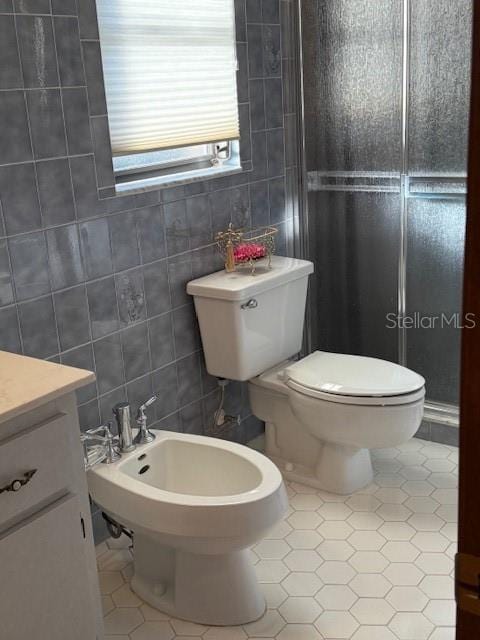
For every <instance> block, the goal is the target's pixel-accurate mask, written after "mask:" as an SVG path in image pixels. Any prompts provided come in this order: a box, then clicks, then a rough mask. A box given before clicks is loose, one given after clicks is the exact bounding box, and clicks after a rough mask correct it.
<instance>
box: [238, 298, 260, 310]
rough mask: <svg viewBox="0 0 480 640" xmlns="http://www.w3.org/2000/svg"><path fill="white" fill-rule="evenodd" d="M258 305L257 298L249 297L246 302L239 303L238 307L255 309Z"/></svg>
mask: <svg viewBox="0 0 480 640" xmlns="http://www.w3.org/2000/svg"><path fill="white" fill-rule="evenodd" d="M257 307H258V300H255V298H250V300H248V301H247V302H244V303H243V304H241V305H240V309H256V308H257Z"/></svg>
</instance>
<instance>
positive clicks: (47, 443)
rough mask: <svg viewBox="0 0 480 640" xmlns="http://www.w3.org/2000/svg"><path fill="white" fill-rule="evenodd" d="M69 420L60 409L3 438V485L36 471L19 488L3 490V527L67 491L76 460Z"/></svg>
mask: <svg viewBox="0 0 480 640" xmlns="http://www.w3.org/2000/svg"><path fill="white" fill-rule="evenodd" d="M69 420H70V418H69V416H68V415H66V414H64V413H60V414H57V415H55V416H53V417H52V418H50V419H49V420H46V421H45V422H42V423H40V424H37V425H34V426H33V427H30V428H28V429H26V430H24V431H21V432H20V433H18V434H17V435H14V436H12V437H10V438H7V439H6V440H3V441H0V488H3V487H5V486H7V485H9V484H10V483H11V482H12V481H13V480H16V479H22V478H23V477H24V474H25V473H27V472H29V471H35V474H34V475H33V476H32V477H31V479H30V480H29V481H28V482H27V483H26V484H25V485H23V486H21V487H20V488H19V489H18V491H4V492H3V493H0V530H1V529H3V528H5V526H10V525H11V524H12V522H15V521H16V522H18V521H19V520H20V519H21V518H22V517H26V516H27V515H30V514H31V513H33V512H34V511H35V510H37V509H38V508H41V507H43V506H45V505H46V504H48V502H50V501H52V500H54V499H56V498H58V497H59V496H61V495H63V494H65V493H66V492H67V490H68V488H69V484H70V482H71V477H72V462H73V461H72V456H71V452H70V446H69V439H70V437H71V435H70V433H69V430H70V429H71V425H69Z"/></svg>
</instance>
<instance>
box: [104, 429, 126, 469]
mask: <svg viewBox="0 0 480 640" xmlns="http://www.w3.org/2000/svg"><path fill="white" fill-rule="evenodd" d="M104 429H105V447H106V450H107V457H106V458H105V460H104V461H103V462H104V463H105V464H112V462H116V461H117V460H120V458H121V457H122V454H121V453H120V451H119V450H118V442H119V438H118V436H114V435H113V433H112V423H111V422H107V424H106V425H105V426H104Z"/></svg>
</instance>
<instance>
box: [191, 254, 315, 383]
mask: <svg viewBox="0 0 480 640" xmlns="http://www.w3.org/2000/svg"><path fill="white" fill-rule="evenodd" d="M311 273H313V264H312V263H311V262H307V261H306V260H296V259H294V258H282V257H280V256H273V257H272V263H271V268H270V269H268V268H266V267H258V268H257V270H256V272H255V274H254V275H251V273H250V271H249V270H246V269H242V270H239V271H235V272H233V273H227V272H226V271H219V272H217V273H212V274H211V275H208V276H204V277H203V278H199V279H198V280H192V281H191V282H189V283H188V285H187V293H189V294H190V295H191V296H193V299H194V302H195V310H196V312H197V317H198V322H199V325H200V334H201V336H202V344H203V350H204V353H205V361H206V365H207V370H208V372H209V373H210V374H211V375H213V376H217V377H219V378H228V379H229V380H249V379H250V378H253V377H254V376H256V375H258V374H260V373H262V372H263V371H265V370H266V369H268V368H270V367H272V366H273V365H275V364H278V363H279V362H282V360H285V359H287V358H289V357H291V356H293V355H294V354H296V353H298V351H300V348H301V344H302V333H303V324H304V318H305V303H306V298H307V284H308V276H309V275H310V274H311Z"/></svg>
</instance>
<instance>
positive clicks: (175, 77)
mask: <svg viewBox="0 0 480 640" xmlns="http://www.w3.org/2000/svg"><path fill="white" fill-rule="evenodd" d="M97 9H98V22H99V29H100V43H101V49H102V61H103V70H104V78H105V91H106V98H107V108H108V120H109V127H110V139H111V144H112V153H113V166H114V171H115V174H116V179H117V182H125V181H127V182H128V181H132V180H139V179H142V180H145V179H152V178H153V179H155V177H157V178H158V177H162V176H163V178H165V179H166V180H168V178H169V177H170V179H171V178H172V177H175V178H176V179H181V178H182V177H185V178H187V177H194V176H195V175H201V176H203V177H204V175H205V173H206V172H207V173H209V172H212V174H214V173H215V172H218V170H219V167H222V166H223V165H226V166H228V167H231V166H232V165H234V166H236V167H238V166H239V163H238V142H235V141H238V139H239V119H238V104H237V86H236V71H237V60H236V47H235V13H234V0H174V1H173V0H142V2H138V3H137V2H132V0H97Z"/></svg>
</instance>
